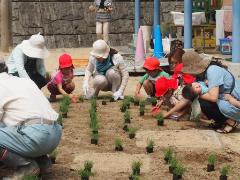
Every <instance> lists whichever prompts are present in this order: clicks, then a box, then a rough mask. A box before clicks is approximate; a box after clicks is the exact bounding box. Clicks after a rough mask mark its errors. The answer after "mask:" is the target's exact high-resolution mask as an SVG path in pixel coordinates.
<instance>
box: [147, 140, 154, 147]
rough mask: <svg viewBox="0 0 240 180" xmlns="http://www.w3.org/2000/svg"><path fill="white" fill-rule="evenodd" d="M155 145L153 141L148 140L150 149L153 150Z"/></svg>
mask: <svg viewBox="0 0 240 180" xmlns="http://www.w3.org/2000/svg"><path fill="white" fill-rule="evenodd" d="M154 145H155V143H154V141H153V140H152V139H148V140H147V147H148V148H153V147H154Z"/></svg>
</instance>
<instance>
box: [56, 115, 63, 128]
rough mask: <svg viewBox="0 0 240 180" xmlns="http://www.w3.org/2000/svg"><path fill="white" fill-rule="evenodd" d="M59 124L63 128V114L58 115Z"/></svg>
mask: <svg viewBox="0 0 240 180" xmlns="http://www.w3.org/2000/svg"><path fill="white" fill-rule="evenodd" d="M57 123H58V124H60V125H61V126H62V125H63V117H62V113H60V114H59V115H58V119H57Z"/></svg>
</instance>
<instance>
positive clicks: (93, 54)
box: [90, 46, 110, 59]
mask: <svg viewBox="0 0 240 180" xmlns="http://www.w3.org/2000/svg"><path fill="white" fill-rule="evenodd" d="M109 52H110V47H109V46H107V49H106V51H105V52H104V54H98V53H97V52H95V51H94V49H93V50H92V51H91V52H90V54H91V55H92V56H94V57H97V58H98V57H100V58H104V59H106V58H107V57H108V55H109Z"/></svg>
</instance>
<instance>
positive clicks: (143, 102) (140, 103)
mask: <svg viewBox="0 0 240 180" xmlns="http://www.w3.org/2000/svg"><path fill="white" fill-rule="evenodd" d="M145 105H146V101H140V102H139V106H140V107H143V108H144V109H145Z"/></svg>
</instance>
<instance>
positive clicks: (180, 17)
mask: <svg viewBox="0 0 240 180" xmlns="http://www.w3.org/2000/svg"><path fill="white" fill-rule="evenodd" d="M171 14H172V15H173V22H174V25H179V26H183V25H184V13H181V12H174V11H171ZM205 22H206V17H205V12H196V13H192V25H201V24H202V23H205Z"/></svg>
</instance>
